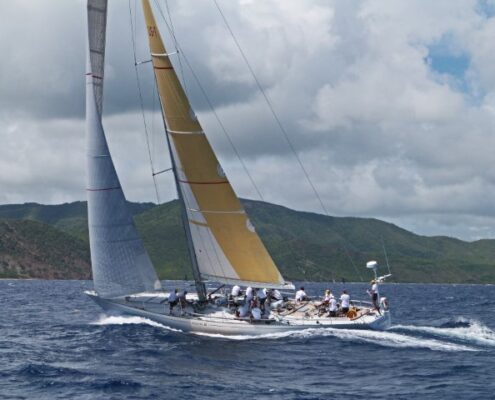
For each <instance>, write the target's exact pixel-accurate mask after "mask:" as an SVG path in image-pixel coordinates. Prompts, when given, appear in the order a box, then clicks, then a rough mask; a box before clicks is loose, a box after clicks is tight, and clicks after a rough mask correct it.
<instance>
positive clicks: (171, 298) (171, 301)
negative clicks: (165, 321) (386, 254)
mask: <svg viewBox="0 0 495 400" xmlns="http://www.w3.org/2000/svg"><path fill="white" fill-rule="evenodd" d="M178 302H179V298H178V297H177V289H174V290H173V291H172V292H170V294H169V295H168V305H169V307H170V310H169V313H170V314H172V310H173V309H174V307H175V306H176V305H177V303H178Z"/></svg>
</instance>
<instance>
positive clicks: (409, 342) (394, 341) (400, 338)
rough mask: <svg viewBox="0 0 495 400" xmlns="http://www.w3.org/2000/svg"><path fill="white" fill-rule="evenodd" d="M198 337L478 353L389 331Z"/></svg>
mask: <svg viewBox="0 0 495 400" xmlns="http://www.w3.org/2000/svg"><path fill="white" fill-rule="evenodd" d="M196 335H199V336H207V337H212V338H217V339H227V340H260V339H261V340H266V339H272V340H276V339H281V338H296V339H301V338H302V339H308V338H317V337H335V338H338V339H341V340H345V341H353V342H361V343H372V344H375V345H379V346H383V347H395V348H424V349H430V350H434V351H478V349H477V348H475V347H472V346H468V345H465V344H460V343H453V342H449V341H444V340H438V339H431V338H422V337H417V336H413V335H407V334H402V333H396V332H390V331H372V330H355V329H335V328H325V329H321V328H319V329H305V330H302V331H291V332H284V333H274V334H267V335H261V336H251V335H239V336H225V335H218V334H206V333H196Z"/></svg>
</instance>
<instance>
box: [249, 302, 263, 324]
mask: <svg viewBox="0 0 495 400" xmlns="http://www.w3.org/2000/svg"><path fill="white" fill-rule="evenodd" d="M260 319H261V308H259V304H258V302H257V301H256V300H253V303H252V308H251V321H252V320H256V321H258V320H260Z"/></svg>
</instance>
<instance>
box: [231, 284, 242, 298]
mask: <svg viewBox="0 0 495 400" xmlns="http://www.w3.org/2000/svg"><path fill="white" fill-rule="evenodd" d="M230 294H231V295H232V297H237V296H239V295H240V294H241V287H240V286H239V285H234V286H233V287H232V291H231V292H230Z"/></svg>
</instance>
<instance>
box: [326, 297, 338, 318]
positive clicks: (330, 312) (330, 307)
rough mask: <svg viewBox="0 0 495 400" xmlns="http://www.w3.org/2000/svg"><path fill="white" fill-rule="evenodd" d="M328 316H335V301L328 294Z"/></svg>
mask: <svg viewBox="0 0 495 400" xmlns="http://www.w3.org/2000/svg"><path fill="white" fill-rule="evenodd" d="M328 316H329V317H336V316H337V299H336V298H335V297H333V295H332V294H331V293H330V299H329V301H328Z"/></svg>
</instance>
